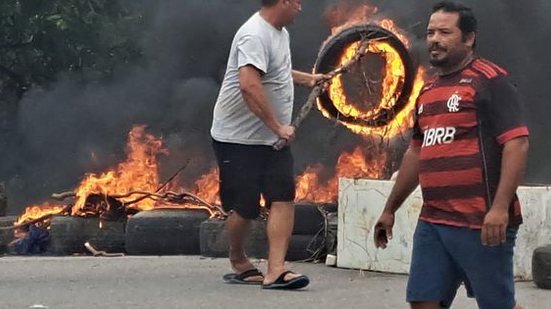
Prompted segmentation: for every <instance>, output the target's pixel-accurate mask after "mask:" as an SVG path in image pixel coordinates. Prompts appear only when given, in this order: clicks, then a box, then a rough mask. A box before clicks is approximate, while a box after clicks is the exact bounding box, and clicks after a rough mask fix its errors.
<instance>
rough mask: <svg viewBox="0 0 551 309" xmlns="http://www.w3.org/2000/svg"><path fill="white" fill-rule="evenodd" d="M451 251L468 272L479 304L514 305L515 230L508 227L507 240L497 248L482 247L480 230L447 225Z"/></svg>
mask: <svg viewBox="0 0 551 309" xmlns="http://www.w3.org/2000/svg"><path fill="white" fill-rule="evenodd" d="M447 229H448V230H450V231H451V232H448V233H446V234H445V235H446V244H447V246H448V249H449V251H450V254H452V256H453V257H454V258H455V259H456V260H457V263H458V264H459V265H461V268H462V269H463V270H464V271H465V273H466V275H467V277H468V280H469V283H470V285H471V288H472V290H473V292H474V296H475V297H476V302H477V304H478V307H479V308H481V309H486V308H506V309H509V308H515V306H517V304H516V300H515V282H514V273H513V250H514V246H515V240H516V233H517V230H516V229H508V231H507V241H506V243H504V244H501V245H499V246H496V247H488V246H483V245H482V242H481V239H480V230H471V229H467V228H451V227H450V228H447Z"/></svg>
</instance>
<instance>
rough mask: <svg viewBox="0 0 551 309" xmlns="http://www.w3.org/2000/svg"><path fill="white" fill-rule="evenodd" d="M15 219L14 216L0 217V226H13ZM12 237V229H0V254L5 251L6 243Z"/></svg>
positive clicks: (11, 239) (10, 240) (12, 238)
mask: <svg viewBox="0 0 551 309" xmlns="http://www.w3.org/2000/svg"><path fill="white" fill-rule="evenodd" d="M16 220H17V217H16V216H8V217H0V227H10V226H13V223H14V222H15V221H16ZM14 239H15V238H14V235H13V230H0V254H2V253H6V252H7V249H8V244H9V243H10V242H12V241H13V240H14Z"/></svg>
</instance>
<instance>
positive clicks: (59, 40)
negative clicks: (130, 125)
mask: <svg viewBox="0 0 551 309" xmlns="http://www.w3.org/2000/svg"><path fill="white" fill-rule="evenodd" d="M141 9H142V7H141V5H140V1H135V0H134V1H133V0H0V83H1V84H0V85H2V88H5V87H11V88H12V89H11V90H13V91H15V93H16V94H17V97H21V95H22V94H23V93H24V92H25V91H26V90H27V89H29V88H30V87H31V86H33V85H47V84H49V83H50V82H52V81H54V80H55V79H56V77H57V76H58V75H59V73H61V72H82V73H83V74H82V76H83V77H84V78H85V79H100V78H104V77H108V76H109V75H110V74H111V73H112V72H113V70H114V68H116V67H117V66H118V65H120V64H124V63H128V62H132V61H134V60H136V59H137V58H139V56H140V48H139V37H138V35H139V33H140V29H141V24H142V12H141ZM2 90H3V92H5V91H6V89H2Z"/></svg>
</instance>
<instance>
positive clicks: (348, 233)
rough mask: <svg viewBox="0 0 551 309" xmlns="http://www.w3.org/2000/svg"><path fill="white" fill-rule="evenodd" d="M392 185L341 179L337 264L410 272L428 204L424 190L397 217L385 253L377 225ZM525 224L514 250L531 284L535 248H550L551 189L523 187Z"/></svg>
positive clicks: (517, 273)
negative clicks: (421, 216) (378, 245)
mask: <svg viewBox="0 0 551 309" xmlns="http://www.w3.org/2000/svg"><path fill="white" fill-rule="evenodd" d="M393 185H394V182H393V181H381V180H366V179H360V180H353V179H345V178H341V179H340V181H339V222H338V248H337V266H338V267H342V268H353V269H364V270H373V271H382V272H391V273H403V274H407V273H408V271H409V264H410V260H411V250H412V239H413V231H414V230H415V226H416V223H417V218H418V216H419V212H420V210H421V206H422V204H423V201H422V197H421V192H420V190H419V188H418V189H417V190H415V192H414V193H413V194H411V195H410V197H409V198H408V199H407V200H406V202H405V203H404V205H403V206H402V208H401V209H400V210H399V211H398V212H397V213H396V223H395V226H394V239H392V241H391V242H390V244H389V246H388V248H387V249H386V250H381V249H376V248H375V245H374V244H373V234H372V231H373V227H374V225H375V223H376V220H377V219H378V218H379V215H380V214H381V212H382V210H383V207H384V204H385V202H386V199H387V196H388V195H389V194H390V190H391V189H392V186H393ZM518 195H519V198H520V201H521V204H522V211H523V216H524V224H523V225H521V227H520V230H519V233H518V237H517V242H516V248H515V256H514V260H515V276H516V277H517V278H518V279H521V280H531V278H532V271H531V262H532V254H533V251H534V249H535V248H537V247H539V246H542V245H546V244H551V206H550V205H551V187H548V186H541V187H525V186H523V187H520V188H519V190H518Z"/></svg>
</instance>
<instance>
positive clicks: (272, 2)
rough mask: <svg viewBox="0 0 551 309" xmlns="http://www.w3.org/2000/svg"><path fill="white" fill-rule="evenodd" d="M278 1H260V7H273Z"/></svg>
mask: <svg viewBox="0 0 551 309" xmlns="http://www.w3.org/2000/svg"><path fill="white" fill-rule="evenodd" d="M278 1H279V0H262V1H261V3H262V6H273V5H275V4H276V3H277V2H278Z"/></svg>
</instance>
